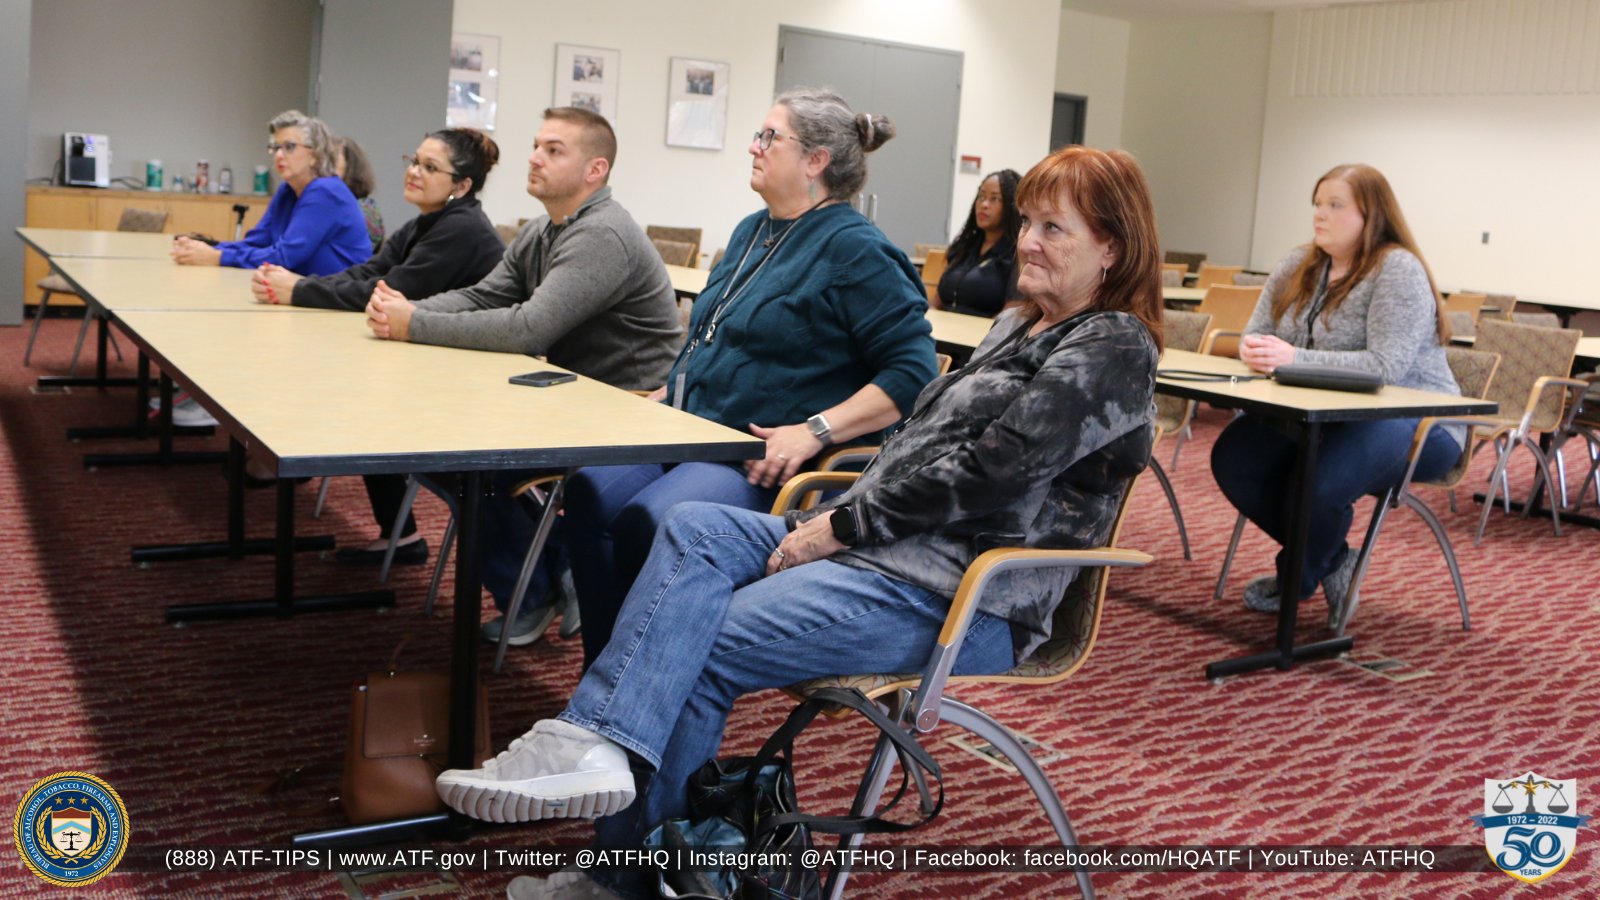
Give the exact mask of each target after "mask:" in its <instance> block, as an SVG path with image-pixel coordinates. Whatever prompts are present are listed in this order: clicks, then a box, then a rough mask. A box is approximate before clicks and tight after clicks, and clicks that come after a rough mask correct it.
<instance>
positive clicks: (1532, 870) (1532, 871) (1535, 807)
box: [1472, 772, 1589, 884]
mask: <svg viewBox="0 0 1600 900" xmlns="http://www.w3.org/2000/svg"><path fill="white" fill-rule="evenodd" d="M1577 804H1578V781H1577V779H1575V778H1574V779H1568V780H1566V781H1561V780H1560V779H1556V778H1545V777H1544V776H1542V775H1535V774H1534V773H1532V772H1529V773H1528V774H1526V775H1524V776H1522V777H1521V778H1518V779H1513V780H1509V781H1507V780H1500V779H1495V780H1485V781H1484V782H1483V813H1484V814H1483V815H1481V816H1473V817H1472V820H1473V821H1474V822H1477V823H1478V824H1479V825H1482V826H1483V844H1484V846H1485V847H1487V848H1488V850H1489V858H1490V859H1492V860H1494V864H1495V865H1496V866H1499V867H1500V870H1501V871H1502V872H1505V873H1506V874H1507V875H1510V876H1511V877H1512V878H1515V879H1517V880H1518V881H1526V882H1528V883H1529V884H1533V883H1534V882H1537V881H1543V880H1545V879H1546V878H1549V877H1550V876H1551V875H1554V874H1555V873H1557V872H1559V871H1561V867H1562V866H1564V865H1566V864H1567V860H1569V859H1571V858H1572V851H1573V849H1574V848H1575V847H1576V846H1577V843H1578V829H1579V828H1581V827H1582V826H1583V824H1584V823H1585V822H1587V821H1588V820H1589V817H1588V816H1580V815H1578V814H1577V812H1576V810H1575V807H1576V806H1577Z"/></svg>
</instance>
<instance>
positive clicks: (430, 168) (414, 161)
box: [400, 153, 460, 178]
mask: <svg viewBox="0 0 1600 900" xmlns="http://www.w3.org/2000/svg"><path fill="white" fill-rule="evenodd" d="M400 161H401V162H403V163H405V164H406V168H407V169H421V170H422V171H423V174H426V175H438V174H440V173H441V172H442V173H444V174H445V175H449V176H450V177H451V178H455V177H457V176H458V175H459V174H460V173H459V172H452V171H450V170H449V169H441V168H439V167H438V166H436V165H434V164H433V163H431V162H428V161H427V160H425V159H418V158H417V157H416V154H414V153H407V154H405V155H404V156H402V157H400Z"/></svg>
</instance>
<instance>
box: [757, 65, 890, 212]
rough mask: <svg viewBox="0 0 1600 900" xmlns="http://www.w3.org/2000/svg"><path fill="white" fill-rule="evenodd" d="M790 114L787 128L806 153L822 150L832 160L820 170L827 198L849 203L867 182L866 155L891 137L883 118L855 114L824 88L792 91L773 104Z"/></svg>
mask: <svg viewBox="0 0 1600 900" xmlns="http://www.w3.org/2000/svg"><path fill="white" fill-rule="evenodd" d="M773 102H774V103H776V104H777V105H779V106H782V107H784V108H786V109H788V111H789V127H790V128H791V129H793V130H794V136H795V137H797V138H799V139H800V140H801V142H802V143H804V144H805V146H806V149H807V150H815V149H817V148H824V149H826V150H827V151H828V153H829V154H830V156H831V158H830V159H829V161H828V167H827V168H825V169H823V170H822V183H823V186H824V187H826V188H827V189H828V197H829V198H831V199H834V200H847V201H848V200H849V199H850V198H852V197H854V196H855V195H856V194H857V193H858V192H860V190H861V185H863V184H865V183H866V181H867V160H866V154H868V153H871V152H872V151H874V150H876V149H878V148H879V147H881V146H883V142H884V141H887V140H888V139H890V138H892V137H894V123H893V122H890V121H889V120H888V119H887V118H886V117H884V116H875V115H871V114H869V113H857V112H855V111H854V110H852V109H851V108H850V104H848V103H846V102H845V100H844V98H843V97H840V96H839V95H838V94H835V93H834V92H833V91H831V90H828V89H827V88H794V89H792V90H788V91H784V92H783V93H781V94H779V95H778V99H777V100H775V101H773Z"/></svg>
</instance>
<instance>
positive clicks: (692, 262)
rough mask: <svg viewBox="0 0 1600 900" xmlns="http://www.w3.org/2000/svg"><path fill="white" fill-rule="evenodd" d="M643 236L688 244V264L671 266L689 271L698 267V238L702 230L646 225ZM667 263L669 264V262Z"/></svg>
mask: <svg viewBox="0 0 1600 900" xmlns="http://www.w3.org/2000/svg"><path fill="white" fill-rule="evenodd" d="M644 233H645V236H646V237H648V238H650V239H651V240H656V239H660V240H663V241H675V242H677V243H680V244H688V245H689V250H688V259H689V261H688V262H684V263H672V264H673V265H679V266H688V267H689V268H691V269H697V268H699V267H700V238H701V234H702V230H701V229H699V228H675V227H672V226H669V225H646V226H645V229H644ZM669 262H671V261H670V260H669Z"/></svg>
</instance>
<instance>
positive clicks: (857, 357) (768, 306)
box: [485, 89, 935, 664]
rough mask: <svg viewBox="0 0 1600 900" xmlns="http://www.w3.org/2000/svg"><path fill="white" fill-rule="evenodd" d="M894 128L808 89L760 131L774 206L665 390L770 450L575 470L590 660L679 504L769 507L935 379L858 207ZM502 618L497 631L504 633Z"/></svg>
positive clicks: (765, 181) (531, 631)
mask: <svg viewBox="0 0 1600 900" xmlns="http://www.w3.org/2000/svg"><path fill="white" fill-rule="evenodd" d="M893 135H894V126H893V125H892V124H891V123H890V122H889V121H888V120H887V119H886V118H884V117H882V116H869V115H867V114H865V113H863V114H859V115H858V114H856V113H855V112H853V111H852V110H851V109H850V107H849V105H848V104H846V103H845V101H844V100H843V99H842V98H840V97H838V96H837V95H835V94H832V93H828V92H825V91H818V90H807V89H797V90H793V91H789V92H787V93H785V94H783V95H781V96H780V97H778V99H777V101H776V103H775V105H774V106H773V107H772V109H771V111H769V112H768V113H767V117H766V120H765V122H764V123H763V124H762V126H761V129H760V130H759V131H758V132H756V135H755V137H754V138H753V139H752V140H751V142H750V155H751V156H752V157H753V158H754V159H753V161H752V163H751V174H750V187H751V188H752V189H753V190H754V191H755V192H756V193H758V194H760V195H761V197H762V199H763V200H765V201H766V209H765V210H762V211H760V212H757V213H754V214H752V215H751V216H749V217H748V218H746V219H745V220H744V221H743V222H741V223H740V224H739V226H738V227H737V228H736V229H734V233H733V237H732V239H731V241H730V242H729V252H728V254H727V256H726V257H725V258H724V259H723V261H722V262H721V263H720V264H719V265H718V266H717V267H716V269H714V270H713V271H712V273H711V277H710V280H709V281H708V282H707V284H706V287H705V290H704V291H702V292H701V294H700V296H699V298H698V300H697V301H696V302H695V309H694V317H693V319H692V320H691V321H690V326H689V338H688V341H687V342H686V343H685V344H684V347H683V350H682V352H680V353H679V355H678V359H677V362H676V363H674V365H673V367H672V371H671V373H670V374H669V375H668V377H667V384H666V385H665V386H663V387H662V388H661V389H660V390H659V391H657V392H656V394H655V399H658V400H662V401H664V402H667V403H671V404H672V405H674V406H676V407H678V408H680V409H684V410H687V411H688V412H692V413H694V414H696V415H699V416H703V417H705V418H708V419H711V420H713V421H716V422H720V423H722V424H723V425H727V426H728V427H730V428H739V429H748V430H749V431H751V432H752V433H754V434H755V435H757V436H759V437H761V438H764V439H765V440H766V442H767V447H766V453H765V455H764V456H763V457H762V458H761V459H758V460H752V461H750V462H748V463H746V464H743V465H742V466H730V465H726V464H722V463H684V464H680V465H675V466H666V465H638V466H603V467H591V468H586V469H583V470H582V471H580V472H578V474H577V475H576V476H575V477H574V478H572V479H571V481H570V483H569V484H568V486H567V500H566V514H565V515H564V516H563V517H562V518H563V522H562V526H561V528H562V543H563V545H564V546H565V548H566V550H567V556H568V557H569V558H570V560H571V562H572V577H573V583H574V586H575V587H576V588H577V594H578V605H579V609H580V611H581V614H582V619H583V649H584V660H585V663H586V664H587V663H588V662H592V661H593V660H594V658H595V657H596V656H598V655H599V653H600V651H601V650H602V649H604V647H605V645H606V643H607V642H608V641H609V640H610V637H611V627H612V624H613V623H614V622H615V620H616V614H617V610H618V609H620V608H621V606H622V601H623V599H624V598H626V597H627V594H628V589H629V588H630V587H631V586H632V584H633V580H634V578H635V576H636V575H637V574H638V572H639V570H640V569H641V568H643V566H644V560H645V556H646V555H647V554H648V552H649V550H650V544H651V541H652V540H653V539H654V538H655V532H656V525H657V524H658V523H659V522H660V520H661V519H662V517H663V516H664V515H665V513H666V512H667V510H668V509H670V508H671V507H672V506H674V505H676V504H678V503H680V502H682V501H685V500H707V501H713V502H718V503H727V504H732V505H736V506H742V507H745V508H747V509H766V508H768V507H769V506H770V505H771V504H772V499H773V497H774V495H775V494H776V491H777V488H778V487H780V486H781V485H782V484H783V482H784V481H786V480H787V479H788V478H789V477H790V476H792V475H794V474H795V473H796V472H797V471H799V470H800V469H801V468H802V467H804V466H805V465H806V464H807V463H808V462H809V461H810V460H812V459H813V458H814V457H815V456H816V455H817V454H818V453H820V452H821V451H822V450H823V448H825V447H828V446H830V445H832V444H838V443H847V442H854V441H868V440H873V439H875V438H876V437H877V436H878V435H879V434H880V433H881V432H882V430H883V429H884V428H886V427H888V426H889V425H892V424H894V423H895V422H897V421H899V419H900V418H901V417H902V416H903V415H904V414H905V413H906V412H908V411H909V410H910V409H911V404H912V401H914V400H915V399H916V396H917V393H918V392H919V391H920V390H921V389H922V387H923V386H924V385H926V384H927V383H928V382H929V381H930V380H932V378H933V376H934V369H935V366H934V356H933V339H932V336H931V330H930V328H929V326H928V321H927V299H926V296H925V294H924V293H923V288H922V283H921V280H920V279H919V278H918V276H917V273H916V270H915V269H914V268H912V266H911V263H910V261H909V260H907V259H906V257H905V254H903V253H901V252H900V250H899V249H897V248H896V247H895V246H894V245H893V244H891V243H890V242H889V240H888V238H886V237H884V235H883V232H881V231H879V230H878V228H877V226H875V225H873V224H872V223H871V222H869V221H867V220H866V219H865V218H864V217H862V216H861V214H860V213H858V212H856V211H855V210H854V209H853V208H851V206H850V204H849V202H848V201H849V198H851V197H853V196H855V194H856V193H857V192H858V191H860V189H861V185H862V184H863V183H864V182H865V181H866V175H867V172H866V160H865V155H866V154H867V153H870V152H871V151H873V150H876V149H877V148H878V147H879V146H880V145H882V144H883V142H884V141H886V140H888V139H889V138H890V137H892V136H893ZM545 580H546V579H544V578H540V579H536V581H545ZM543 593H544V589H543V585H540V584H537V583H536V584H535V585H534V586H533V587H532V588H531V589H530V591H529V596H530V598H533V600H534V603H535V604H537V598H539V597H541V596H542V595H543ZM553 615H554V607H553V606H550V605H546V606H543V607H539V608H537V609H534V610H531V611H529V612H528V613H526V614H522V615H519V616H518V620H517V622H516V623H514V624H513V626H512V639H511V640H512V642H513V643H531V642H532V641H533V640H537V638H538V636H539V634H540V633H542V632H543V630H544V627H545V626H547V625H548V624H549V622H550V619H551V618H552V617H553ZM501 621H503V620H497V621H496V622H493V623H490V626H489V627H488V628H487V629H486V634H485V636H486V637H489V638H490V639H495V640H497V639H498V638H499V629H500V627H501Z"/></svg>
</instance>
